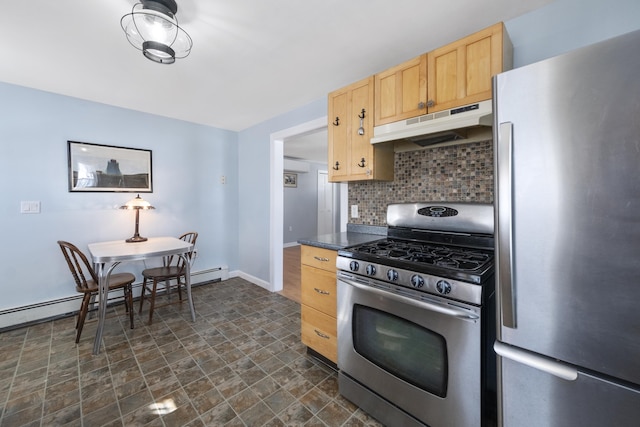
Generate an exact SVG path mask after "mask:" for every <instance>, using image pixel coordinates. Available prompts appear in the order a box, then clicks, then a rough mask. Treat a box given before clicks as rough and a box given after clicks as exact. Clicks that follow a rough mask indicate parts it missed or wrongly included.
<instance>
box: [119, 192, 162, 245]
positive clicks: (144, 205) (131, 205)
mask: <svg viewBox="0 0 640 427" xmlns="http://www.w3.org/2000/svg"><path fill="white" fill-rule="evenodd" d="M120 209H135V211H136V229H135V233H134V235H133V237H130V238H128V239H127V240H126V242H127V243H136V242H145V241H146V240H147V238H146V237H141V236H140V234H139V233H138V225H139V223H140V210H141V209H155V208H154V207H153V206H151V204H150V203H149V202H147V201H146V200H143V199H142V197H140V194H138V195H137V196H136V197H135V198H134V199H131V200H129V201H128V202H127V203H125V204H124V205H122V206H120Z"/></svg>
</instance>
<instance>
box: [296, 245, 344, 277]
mask: <svg viewBox="0 0 640 427" xmlns="http://www.w3.org/2000/svg"><path fill="white" fill-rule="evenodd" d="M337 254H338V253H337V252H336V251H332V250H330V249H324V248H316V247H314V246H306V245H302V248H301V250H300V261H301V263H302V264H304V265H309V266H311V267H316V268H321V269H323V270H326V271H333V272H334V273H335V272H336V256H337Z"/></svg>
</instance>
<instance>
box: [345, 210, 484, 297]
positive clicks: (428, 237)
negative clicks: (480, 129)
mask: <svg viewBox="0 0 640 427" xmlns="http://www.w3.org/2000/svg"><path fill="white" fill-rule="evenodd" d="M387 222H388V224H390V226H389V229H388V230H389V231H388V236H387V237H386V238H383V239H380V240H377V241H374V242H370V243H366V244H362V245H357V246H352V247H348V248H345V249H342V250H340V251H338V259H337V262H336V265H337V267H338V269H339V270H341V272H339V274H346V275H348V276H349V277H351V278H357V277H363V278H370V279H373V280H377V281H380V282H381V283H382V282H384V283H387V284H389V285H393V286H399V287H400V288H403V287H404V288H409V289H412V290H416V291H421V292H426V293H432V294H436V295H439V296H443V297H446V298H449V299H455V300H460V301H465V302H469V303H472V304H477V305H480V304H482V301H483V298H484V296H483V294H485V293H486V292H487V291H489V292H492V291H493V272H494V257H493V206H492V205H487V204H466V203H446V204H440V203H428V202H427V203H411V204H394V205H390V206H389V208H388V211H387ZM483 288H486V289H484V291H483Z"/></svg>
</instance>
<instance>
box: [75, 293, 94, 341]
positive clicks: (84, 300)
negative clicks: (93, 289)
mask: <svg viewBox="0 0 640 427" xmlns="http://www.w3.org/2000/svg"><path fill="white" fill-rule="evenodd" d="M90 300H91V294H84V297H83V298H82V304H81V305H80V313H78V322H77V323H76V329H77V330H78V332H76V344H77V343H79V342H80V335H82V327H83V326H84V320H85V319H86V317H87V311H89V301H90Z"/></svg>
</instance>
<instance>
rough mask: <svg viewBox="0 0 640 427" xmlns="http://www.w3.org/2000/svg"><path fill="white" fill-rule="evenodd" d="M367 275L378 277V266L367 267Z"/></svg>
mask: <svg viewBox="0 0 640 427" xmlns="http://www.w3.org/2000/svg"><path fill="white" fill-rule="evenodd" d="M367 275H369V276H375V275H376V266H375V265H371V264H369V265H367Z"/></svg>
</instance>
